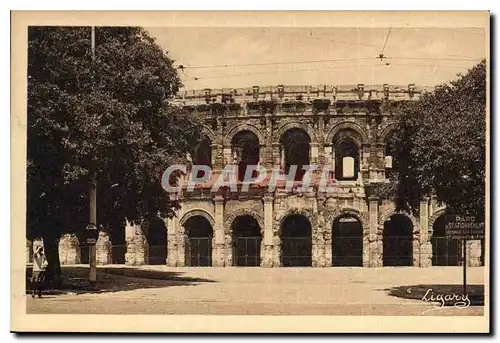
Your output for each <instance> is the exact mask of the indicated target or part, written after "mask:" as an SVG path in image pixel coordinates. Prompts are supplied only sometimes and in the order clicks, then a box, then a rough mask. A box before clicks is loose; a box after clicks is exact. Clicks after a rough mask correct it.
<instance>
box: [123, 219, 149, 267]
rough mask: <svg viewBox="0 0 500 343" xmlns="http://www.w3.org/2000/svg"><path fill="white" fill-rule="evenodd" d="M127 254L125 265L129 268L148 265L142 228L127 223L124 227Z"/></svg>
mask: <svg viewBox="0 0 500 343" xmlns="http://www.w3.org/2000/svg"><path fill="white" fill-rule="evenodd" d="M125 233H126V240H127V252H126V253H125V264H126V265H130V266H141V265H145V264H148V262H149V261H148V260H149V245H148V240H147V238H146V235H145V234H144V231H143V228H142V227H141V226H140V225H135V224H131V223H128V222H127V226H126V227H125Z"/></svg>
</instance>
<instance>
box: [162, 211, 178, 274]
mask: <svg viewBox="0 0 500 343" xmlns="http://www.w3.org/2000/svg"><path fill="white" fill-rule="evenodd" d="M178 222H179V220H178V219H177V218H175V217H174V218H167V219H165V225H166V226H167V266H169V267H179V266H181V264H180V263H179V244H178V242H177V224H178Z"/></svg>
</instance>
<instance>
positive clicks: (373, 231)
mask: <svg viewBox="0 0 500 343" xmlns="http://www.w3.org/2000/svg"><path fill="white" fill-rule="evenodd" d="M368 201H369V203H368V221H369V235H368V247H366V246H363V251H365V250H368V251H369V254H370V255H369V256H370V257H369V261H370V264H369V266H370V267H382V253H383V252H382V250H383V237H382V230H379V227H378V198H377V197H370V198H369V199H368ZM364 242H365V240H363V243H364ZM363 255H364V254H363ZM363 262H364V261H363Z"/></svg>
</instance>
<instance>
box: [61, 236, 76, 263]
mask: <svg viewBox="0 0 500 343" xmlns="http://www.w3.org/2000/svg"><path fill="white" fill-rule="evenodd" d="M80 258H81V252H80V242H79V241H78V238H77V237H76V235H74V234H65V235H63V236H61V238H60V239H59V261H60V262H61V265H71V264H80V263H81V259H80Z"/></svg>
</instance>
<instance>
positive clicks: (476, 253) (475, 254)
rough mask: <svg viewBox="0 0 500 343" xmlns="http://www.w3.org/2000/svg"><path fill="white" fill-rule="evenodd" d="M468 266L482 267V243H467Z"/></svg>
mask: <svg viewBox="0 0 500 343" xmlns="http://www.w3.org/2000/svg"><path fill="white" fill-rule="evenodd" d="M467 266H469V267H480V266H481V241H480V240H470V241H467Z"/></svg>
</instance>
